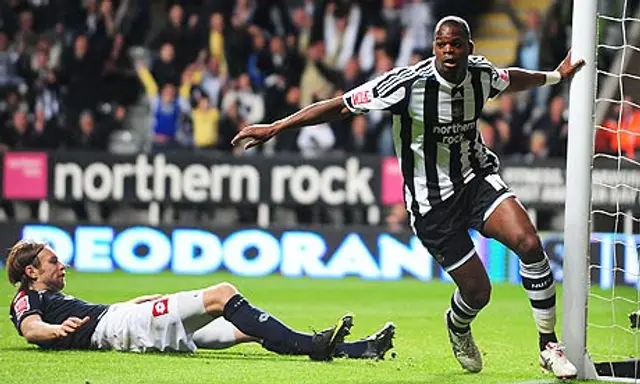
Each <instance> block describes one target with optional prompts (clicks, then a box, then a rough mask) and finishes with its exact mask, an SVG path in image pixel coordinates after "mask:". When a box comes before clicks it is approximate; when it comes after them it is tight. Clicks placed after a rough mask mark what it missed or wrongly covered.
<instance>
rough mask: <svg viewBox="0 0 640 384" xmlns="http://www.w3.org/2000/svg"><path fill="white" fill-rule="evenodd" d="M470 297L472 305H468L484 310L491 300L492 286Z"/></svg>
mask: <svg viewBox="0 0 640 384" xmlns="http://www.w3.org/2000/svg"><path fill="white" fill-rule="evenodd" d="M470 296H471V297H470V299H469V301H470V303H468V304H469V305H470V306H472V307H473V308H475V309H482V308H484V307H486V306H487V304H489V301H490V300H491V285H488V286H486V287H482V288H480V289H477V290H476V291H475V292H473V293H472V294H471V295H470Z"/></svg>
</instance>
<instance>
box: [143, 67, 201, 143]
mask: <svg viewBox="0 0 640 384" xmlns="http://www.w3.org/2000/svg"><path fill="white" fill-rule="evenodd" d="M136 71H137V73H138V77H139V79H140V81H141V82H142V84H143V85H144V88H145V92H146V94H147V98H148V99H149V104H150V106H151V115H152V117H153V122H152V135H153V146H154V148H156V149H170V148H175V147H176V146H177V141H176V139H177V137H176V136H177V133H178V126H179V122H180V116H181V113H182V111H184V110H188V109H189V108H188V106H187V103H188V101H187V100H186V99H185V98H184V97H176V86H175V85H174V84H173V83H166V84H164V85H163V86H162V92H161V94H160V95H158V84H157V83H156V81H155V79H154V78H153V75H152V74H151V72H149V69H148V68H147V67H146V66H145V65H144V63H143V62H142V61H138V62H137V63H136Z"/></svg>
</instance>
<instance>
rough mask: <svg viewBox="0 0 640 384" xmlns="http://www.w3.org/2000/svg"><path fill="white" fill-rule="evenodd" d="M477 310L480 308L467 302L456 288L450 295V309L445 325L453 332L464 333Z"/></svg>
mask: <svg viewBox="0 0 640 384" xmlns="http://www.w3.org/2000/svg"><path fill="white" fill-rule="evenodd" d="M478 312H480V310H479V309H476V308H473V307H471V306H470V305H469V304H467V303H466V302H465V301H464V299H463V298H462V295H461V294H460V290H458V289H456V291H455V292H454V293H453V295H452V296H451V310H450V311H449V315H448V316H447V325H448V326H449V328H450V329H451V330H452V331H454V332H455V333H465V332H467V331H469V328H470V324H471V322H472V321H473V319H475V318H476V315H477V314H478Z"/></svg>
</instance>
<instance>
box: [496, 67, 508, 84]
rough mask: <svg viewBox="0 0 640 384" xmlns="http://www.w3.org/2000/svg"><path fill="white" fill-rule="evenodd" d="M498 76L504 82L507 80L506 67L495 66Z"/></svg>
mask: <svg viewBox="0 0 640 384" xmlns="http://www.w3.org/2000/svg"><path fill="white" fill-rule="evenodd" d="M496 71H497V74H498V77H499V78H500V80H502V81H503V82H505V83H508V82H509V72H508V71H507V70H506V69H500V68H496Z"/></svg>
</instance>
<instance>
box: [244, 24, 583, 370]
mask: <svg viewBox="0 0 640 384" xmlns="http://www.w3.org/2000/svg"><path fill="white" fill-rule="evenodd" d="M434 37H435V38H434V41H433V54H434V56H433V57H431V58H428V59H426V60H424V61H421V62H419V63H417V64H415V65H413V66H409V67H398V68H394V69H392V70H390V71H389V72H387V73H384V74H382V75H380V76H379V77H377V78H375V79H373V80H371V81H369V82H367V83H365V84H362V85H360V86H358V87H356V88H354V89H352V90H350V91H348V92H347V93H345V94H344V96H342V97H335V98H333V99H329V100H323V101H319V102H317V103H314V104H311V105H309V106H307V107H305V108H304V109H302V110H300V111H298V112H296V113H294V114H292V115H290V116H288V117H285V118H283V119H281V120H278V121H276V122H274V123H272V124H256V125H252V126H248V127H245V128H243V129H242V130H241V131H240V132H239V133H238V134H237V135H236V137H235V138H234V139H233V141H232V144H234V145H236V144H238V143H240V142H243V141H245V140H246V142H245V143H244V145H245V148H251V147H254V146H256V145H260V144H262V143H264V142H266V141H268V140H270V139H271V138H273V137H274V136H276V135H278V134H280V133H281V132H283V131H286V130H288V129H295V128H300V127H304V126H311V125H317V124H320V123H324V122H329V121H332V120H338V119H345V118H349V117H353V116H354V115H359V114H365V113H367V112H369V111H374V110H378V111H380V110H384V111H389V112H391V114H392V115H393V138H394V143H395V148H396V152H397V155H398V158H399V160H400V168H401V171H402V175H403V179H404V185H403V192H404V197H405V202H406V208H407V211H408V213H409V223H410V225H411V227H412V229H413V231H414V232H415V234H416V235H417V237H418V238H419V239H420V241H421V242H422V244H423V245H424V246H425V247H426V248H427V249H428V250H429V253H431V255H433V256H434V257H435V259H436V260H437V261H438V263H439V264H440V265H441V266H442V267H443V268H444V269H445V270H446V271H447V272H448V273H449V275H450V276H451V277H452V279H453V281H455V283H456V285H457V288H458V289H456V290H455V292H454V294H453V296H452V297H451V307H450V308H449V309H448V310H447V311H446V316H445V320H446V326H447V330H448V333H449V340H450V342H451V346H452V349H453V353H454V356H455V357H456V359H457V360H458V362H459V363H460V365H461V366H462V367H463V368H464V369H466V370H467V371H470V372H480V371H481V370H482V366H483V364H482V355H481V354H480V351H479V350H478V347H477V346H476V344H475V341H474V339H473V336H472V334H471V323H472V321H473V320H474V319H475V317H476V316H477V315H478V314H479V313H480V311H481V310H482V308H484V307H485V306H486V305H487V304H488V303H489V298H490V296H491V282H490V281H489V278H488V276H487V272H486V270H485V268H484V265H483V264H482V261H481V260H480V257H479V256H478V254H477V253H476V250H475V247H474V245H473V242H472V240H471V237H470V235H469V229H470V228H474V229H476V230H477V231H479V232H480V233H482V234H483V235H484V236H485V237H488V238H493V239H497V240H498V241H500V242H501V243H503V244H505V245H506V246H507V247H508V248H509V249H511V250H513V251H514V252H515V253H516V254H517V255H518V256H519V258H520V274H521V275H522V284H523V286H524V288H525V290H526V292H527V295H528V296H529V302H530V304H531V307H532V309H533V315H534V319H535V323H536V327H537V330H538V334H539V348H540V349H539V351H540V354H539V361H540V364H541V365H542V367H544V368H545V369H547V370H549V371H551V372H553V373H554V374H555V376H556V377H559V378H568V377H573V376H576V373H577V370H576V368H575V367H574V366H573V364H571V362H570V361H569V360H568V359H567V358H566V357H565V355H564V353H563V352H562V346H561V345H560V343H559V342H558V338H557V336H556V334H555V326H556V293H555V281H554V277H553V274H552V272H551V267H550V265H549V259H548V258H547V255H546V254H545V252H544V249H543V248H542V245H541V242H540V238H539V237H538V234H537V233H536V229H535V226H534V225H533V223H532V222H531V220H530V218H529V216H528V215H527V211H526V210H525V209H524V208H523V206H522V204H520V202H519V201H518V200H517V199H516V197H515V194H514V193H513V192H512V191H511V190H510V189H509V187H508V186H507V185H506V184H505V183H504V181H503V180H502V179H501V178H500V175H499V173H498V169H499V164H500V162H499V160H498V157H497V156H496V154H495V153H493V152H492V151H491V150H490V149H489V148H488V147H487V146H486V145H485V144H484V142H483V139H482V136H481V135H480V130H479V128H478V119H479V117H480V114H481V112H482V109H483V107H484V105H485V103H486V102H487V100H489V99H492V98H495V97H497V96H498V95H500V94H501V93H502V92H518V91H524V90H528V89H532V88H536V87H541V86H545V85H551V84H557V83H559V82H561V81H563V80H568V79H570V78H571V77H572V76H573V75H574V74H575V73H576V71H577V70H578V69H579V68H580V67H581V66H582V65H583V64H584V61H583V60H577V61H575V62H574V63H572V61H571V58H570V56H569V55H567V57H566V58H565V59H564V60H563V61H562V62H561V63H560V65H559V66H558V67H557V69H556V70H555V71H553V72H539V71H527V70H523V69H520V68H508V69H501V68H497V67H495V66H494V65H493V64H492V63H490V62H489V61H488V60H487V59H485V58H484V57H482V56H475V55H473V49H474V45H473V41H472V39H471V31H470V30H469V26H468V24H467V22H466V21H465V20H463V19H461V18H459V17H452V16H449V17H445V18H443V19H441V20H440V21H439V22H438V24H437V25H436V28H435V31H434Z"/></svg>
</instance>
